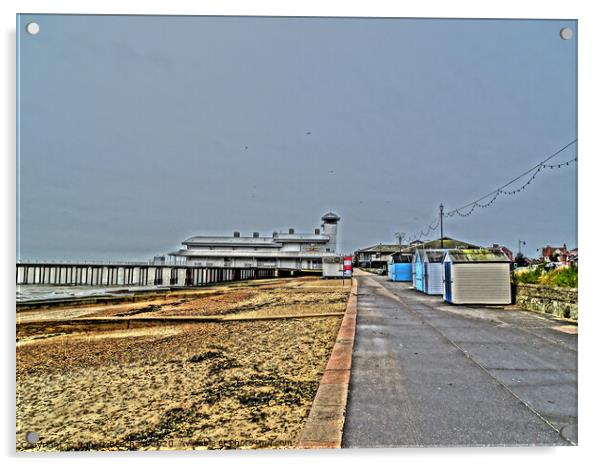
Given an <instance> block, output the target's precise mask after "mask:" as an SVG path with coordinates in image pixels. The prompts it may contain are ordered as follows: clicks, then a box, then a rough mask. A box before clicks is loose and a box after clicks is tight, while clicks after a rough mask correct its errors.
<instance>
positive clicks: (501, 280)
mask: <svg viewBox="0 0 602 466" xmlns="http://www.w3.org/2000/svg"><path fill="white" fill-rule="evenodd" d="M443 285H444V293H443V298H444V299H445V301H447V302H448V303H453V304H510V303H511V301H512V298H511V292H510V259H508V256H506V254H504V252H503V251H502V250H500V249H450V250H449V251H447V252H446V253H445V257H444V259H443Z"/></svg>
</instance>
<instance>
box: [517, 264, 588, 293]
mask: <svg viewBox="0 0 602 466" xmlns="http://www.w3.org/2000/svg"><path fill="white" fill-rule="evenodd" d="M514 282H515V283H531V284H534V285H547V286H558V287H565V288H577V283H578V269H577V267H559V268H557V269H554V270H551V271H549V272H548V271H546V268H545V266H544V265H539V266H537V268H535V269H530V270H524V271H519V272H515V273H514Z"/></svg>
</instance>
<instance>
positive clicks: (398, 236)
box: [395, 231, 406, 252]
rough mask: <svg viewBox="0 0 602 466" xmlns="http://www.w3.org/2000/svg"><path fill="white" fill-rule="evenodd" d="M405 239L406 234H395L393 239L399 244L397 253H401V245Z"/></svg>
mask: <svg viewBox="0 0 602 466" xmlns="http://www.w3.org/2000/svg"><path fill="white" fill-rule="evenodd" d="M405 237H406V234H405V233H404V232H399V231H398V232H397V233H395V238H397V242H398V243H399V252H401V245H402V243H403V240H404V238H405Z"/></svg>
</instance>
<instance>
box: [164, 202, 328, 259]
mask: <svg viewBox="0 0 602 466" xmlns="http://www.w3.org/2000/svg"><path fill="white" fill-rule="evenodd" d="M339 220H340V217H339V216H338V215H336V214H334V213H333V212H328V213H327V214H325V215H323V216H322V225H321V228H316V229H315V230H314V232H313V233H296V232H295V230H294V229H293V228H291V229H289V231H288V233H282V232H274V233H273V234H272V236H267V237H266V236H259V233H258V232H254V233H253V235H252V236H240V233H239V232H234V235H233V236H193V237H192V238H188V239H187V240H185V241H184V242H182V246H183V248H182V249H180V250H178V251H175V252H172V253H170V254H169V256H170V259H171V261H170V262H172V263H178V264H186V265H194V266H204V267H205V266H206V267H274V268H280V269H294V270H320V269H322V259H323V258H324V257H334V256H336V248H337V224H338V222H339Z"/></svg>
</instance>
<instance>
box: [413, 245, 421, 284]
mask: <svg viewBox="0 0 602 466" xmlns="http://www.w3.org/2000/svg"><path fill="white" fill-rule="evenodd" d="M413 264H414V276H413V277H412V281H413V283H414V288H416V289H417V290H418V291H424V249H416V252H415V253H414V258H413Z"/></svg>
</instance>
